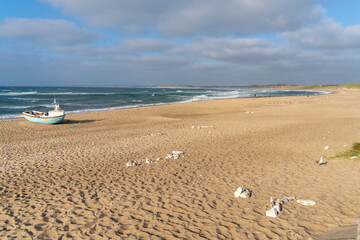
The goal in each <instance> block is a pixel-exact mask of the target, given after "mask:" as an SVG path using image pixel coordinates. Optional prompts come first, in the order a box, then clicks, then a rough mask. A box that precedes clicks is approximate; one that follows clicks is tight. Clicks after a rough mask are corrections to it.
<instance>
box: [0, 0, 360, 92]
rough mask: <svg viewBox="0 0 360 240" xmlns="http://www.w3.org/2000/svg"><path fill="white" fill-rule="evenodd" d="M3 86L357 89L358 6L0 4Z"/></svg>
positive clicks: (279, 1) (191, 1) (333, 1)
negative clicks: (342, 86) (347, 86)
mask: <svg viewBox="0 0 360 240" xmlns="http://www.w3.org/2000/svg"><path fill="white" fill-rule="evenodd" d="M0 6H1V7H0V85H2V86H74V85H77V86H78V85H86V86H89V85H92V86H104V85H107V86H114V85H115V86H116V85H121V86H124V85H125V86H134V85H136V86H140V85H141V86H143V85H199V86H204V85H207V86H209V85H218V86H219V85H238V86H240V85H253V84H259V85H261V84H279V83H285V84H306V85H311V84H318V85H326V84H345V83H359V77H360V67H359V66H360V15H359V14H358V12H360V1H358V0H322V1H319V0H317V1H315V0H292V1H288V0H273V1H268V0H252V1H248V0H226V1H218V0H182V1H175V0H170V1H169V0H154V1H148V0H132V1H124V0H39V1H35V0H17V1H10V0H0Z"/></svg>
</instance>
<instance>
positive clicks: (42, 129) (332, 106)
mask: <svg viewBox="0 0 360 240" xmlns="http://www.w3.org/2000/svg"><path fill="white" fill-rule="evenodd" d="M359 106H360V91H359V90H336V93H334V94H330V95H319V96H310V97H306V96H300V97H299V96H298V97H280V98H247V99H229V100H216V101H208V102H196V103H183V104H173V105H165V106H157V107H148V108H137V109H125V110H117V111H106V112H105V111H104V112H93V113H83V114H72V115H68V116H66V120H68V121H65V122H64V123H62V124H59V125H41V124H34V123H31V122H29V121H27V120H25V119H13V120H3V121H0V146H1V150H0V179H1V185H0V238H1V239H21V238H24V239H31V238H33V239H175V238H178V239H316V236H319V235H321V234H322V233H324V232H326V231H329V230H331V229H333V228H336V227H339V226H347V225H352V224H354V223H353V220H354V219H356V218H359V216H360V184H359V183H360V161H359V160H358V161H354V160H347V161H345V160H342V159H335V160H329V159H328V157H331V156H334V155H335V154H337V153H340V152H344V151H346V150H349V149H350V148H351V145H352V144H353V143H354V142H359V141H360V111H359ZM325 148H328V149H325ZM174 150H175V151H181V152H183V154H181V155H180V156H179V158H178V159H174V158H165V156H166V155H167V154H170V153H172V151H174ZM321 156H324V160H325V161H328V163H327V164H326V165H323V166H319V165H318V164H316V163H315V161H316V160H319V159H320V157H321ZM146 158H149V159H151V160H149V159H148V162H149V163H146V162H145V159H146ZM158 158H160V160H158V161H157V160H156V159H158ZM132 161H136V162H142V164H141V165H138V166H130V167H128V166H127V165H126V164H127V163H131V162H132ZM238 187H244V188H249V189H251V190H252V196H251V198H246V199H245V198H235V197H234V192H235V191H236V189H237V188H238ZM284 196H289V197H296V198H297V199H305V200H313V201H315V202H316V204H315V205H314V206H304V205H301V204H299V203H298V202H296V201H290V202H287V203H285V204H284V205H283V210H282V211H281V212H280V213H279V215H278V217H277V218H271V217H267V216H266V215H265V212H266V211H267V210H269V209H270V204H269V199H270V197H273V198H282V197H284Z"/></svg>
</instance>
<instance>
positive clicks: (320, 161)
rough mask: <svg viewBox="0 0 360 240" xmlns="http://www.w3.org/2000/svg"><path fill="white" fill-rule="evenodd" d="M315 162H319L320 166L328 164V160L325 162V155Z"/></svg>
mask: <svg viewBox="0 0 360 240" xmlns="http://www.w3.org/2000/svg"><path fill="white" fill-rule="evenodd" d="M315 162H316V163H317V164H319V165H320V166H321V165H325V164H327V162H324V157H323V156H321V157H320V160H317V161H315Z"/></svg>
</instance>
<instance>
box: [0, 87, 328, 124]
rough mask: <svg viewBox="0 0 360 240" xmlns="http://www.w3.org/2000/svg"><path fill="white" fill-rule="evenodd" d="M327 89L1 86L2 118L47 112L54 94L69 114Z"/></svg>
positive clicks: (316, 93) (0, 114) (315, 92)
mask: <svg viewBox="0 0 360 240" xmlns="http://www.w3.org/2000/svg"><path fill="white" fill-rule="evenodd" d="M329 93H330V92H325V91H295V90H273V89H269V90H267V89H247V88H244V89H238V88H150V87H0V120H1V119H12V118H20V117H22V112H24V111H27V110H35V111H41V112H46V111H49V110H51V109H52V108H53V105H52V102H53V100H54V98H56V101H57V102H58V103H59V104H60V106H61V108H62V109H63V110H65V113H66V114H72V113H83V112H96V111H106V110H116V109H125V108H140V107H148V106H158V105H164V104H175V103H186V102H198V101H206V100H215V99H226V98H247V97H255V96H256V97H281V96H310V95H319V94H329Z"/></svg>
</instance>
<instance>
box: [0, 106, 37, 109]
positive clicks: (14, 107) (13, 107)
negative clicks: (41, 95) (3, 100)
mask: <svg viewBox="0 0 360 240" xmlns="http://www.w3.org/2000/svg"><path fill="white" fill-rule="evenodd" d="M31 107H34V106H0V108H4V109H26V108H31Z"/></svg>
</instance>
